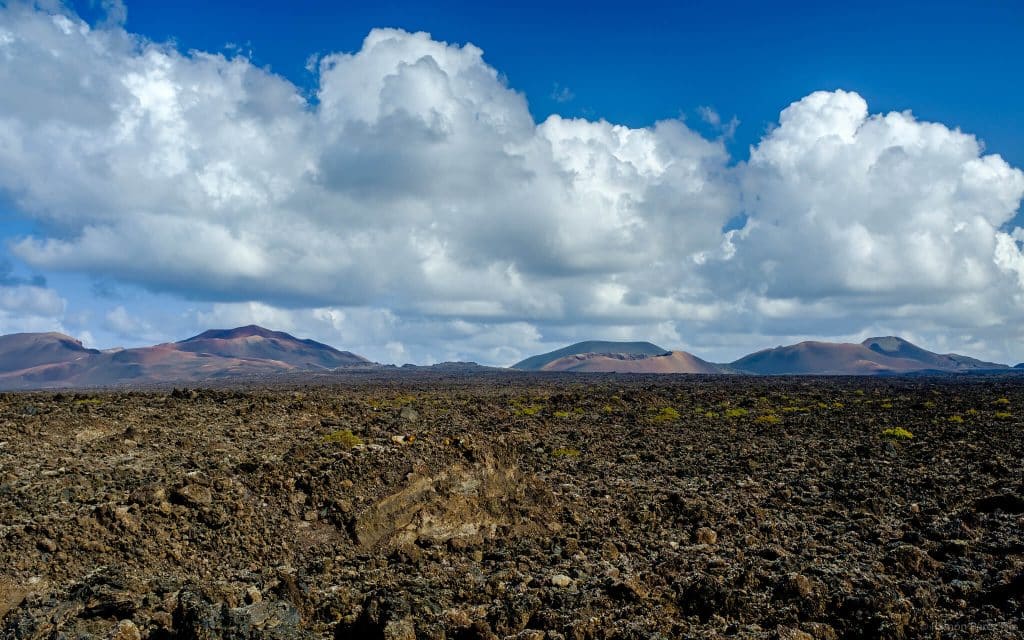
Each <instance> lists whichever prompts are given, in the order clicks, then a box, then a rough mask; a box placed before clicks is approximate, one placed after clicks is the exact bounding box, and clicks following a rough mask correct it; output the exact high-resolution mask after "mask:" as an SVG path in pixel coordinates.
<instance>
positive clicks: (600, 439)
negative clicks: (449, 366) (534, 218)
mask: <svg viewBox="0 0 1024 640" xmlns="http://www.w3.org/2000/svg"><path fill="white" fill-rule="evenodd" d="M1022 418H1024V384H1022V382H1021V381H1020V380H1019V379H1012V378H1002V377H998V376H992V377H988V376H986V377H978V378H910V379H907V378H856V377H853V378H750V377H741V376H735V377H705V376H663V377H648V376H638V377H629V376H609V375H594V376H591V375H580V374H577V375H573V376H558V375H529V374H498V373H494V374H488V373H480V374H478V375H476V376H475V377H472V378H471V377H468V376H465V375H460V374H458V372H455V373H452V374H438V373H423V372H398V371H396V372H390V373H387V374H383V373H381V374H373V375H348V376H345V375H338V376H330V375H324V376H321V377H318V378H316V384H303V383H302V381H301V379H300V378H296V380H295V382H294V383H289V384H287V385H278V386H276V387H274V388H269V387H267V388H262V387H261V388H256V385H248V386H247V387H246V388H242V387H241V386H236V387H230V386H228V387H223V388H217V389H199V390H173V391H172V390H170V389H164V390H151V391H136V392H128V391H96V392H78V393H76V392H63V393H52V392H51V393H8V394H2V395H0V637H3V638H117V639H118V640H129V639H134V638H152V639H164V640H171V639H177V638H182V639H183V638H233V639H241V638H278V639H285V638H382V639H384V638H386V639H388V640H413V639H415V638H434V639H440V638H457V639H473V638H481V639H483V638H502V639H504V638H518V639H524V640H526V639H529V640H542V639H545V638H547V639H552V640H554V639H557V638H565V639H581V640H582V639H588V638H593V639H605V638H687V637H693V638H780V639H805V638H817V639H828V638H1013V637H1020V636H1021V634H1022V633H1024V630H1022V625H1024V607H1022V603H1024V473H1022V471H1024V462H1022V461H1024V437H1022V435H1024V434H1022V428H1024V421H1022Z"/></svg>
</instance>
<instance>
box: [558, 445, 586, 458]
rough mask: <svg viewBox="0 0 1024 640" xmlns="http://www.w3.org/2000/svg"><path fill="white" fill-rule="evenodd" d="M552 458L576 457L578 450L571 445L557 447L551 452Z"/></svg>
mask: <svg viewBox="0 0 1024 640" xmlns="http://www.w3.org/2000/svg"><path fill="white" fill-rule="evenodd" d="M551 456H552V457H553V458H578V457H580V450H579V449H573V448H572V447H559V448H557V449H555V450H554V451H552V452H551Z"/></svg>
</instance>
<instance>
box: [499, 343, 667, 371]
mask: <svg viewBox="0 0 1024 640" xmlns="http://www.w3.org/2000/svg"><path fill="white" fill-rule="evenodd" d="M668 352H669V350H668V349H664V348H662V347H659V346H658V345H656V344H653V343H650V342H616V341H613V340H584V341H583V342H577V343H575V344H571V345H569V346H567V347H562V348H561V349H555V350H554V351H549V352H547V353H542V354H539V355H535V356H530V357H529V358H525V359H523V360H520V361H519V362H517V363H515V364H514V365H512V366H511V367H510V368H511V369H519V370H522V371H540V370H542V368H543V367H544V366H545V365H547V364H548V363H550V362H553V361H555V360H557V359H559V358H563V357H565V356H571V355H578V354H585V353H622V354H629V355H649V356H654V355H662V354H665V353H668Z"/></svg>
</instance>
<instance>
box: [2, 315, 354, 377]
mask: <svg viewBox="0 0 1024 640" xmlns="http://www.w3.org/2000/svg"><path fill="white" fill-rule="evenodd" d="M368 363H369V361H368V360H366V359H365V358H362V357H360V356H357V355H355V354H352V353H349V352H347V351H338V350H337V349H335V348H333V347H330V346H327V345H325V344H320V343H319V342H314V341H312V340H300V339H298V338H295V337H292V336H290V335H288V334H286V333H280V332H276V331H268V330H266V329H263V328H260V327H255V326H250V327H241V328H240V329H232V330H227V331H207V332H206V333H203V334H200V335H198V336H196V337H194V338H190V339H188V340H184V341H182V342H176V343H171V344H161V345H156V346H153V347H142V348H138V349H123V350H120V351H113V352H99V351H96V350H95V349H85V348H84V347H82V345H81V343H79V342H77V341H76V340H73V339H72V338H69V337H67V336H64V335H61V334H20V335H13V336H0V388H4V389H32V388H59V387H92V386H106V385H123V384H135V385H146V384H154V383H171V382H180V383H187V382H201V381H203V380H211V379H218V378H227V377H234V376H260V375H267V374H273V373H279V372H283V371H294V370H309V369H325V368H331V369H333V368H336V367H342V366H352V365H361V364H368Z"/></svg>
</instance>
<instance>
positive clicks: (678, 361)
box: [512, 340, 727, 373]
mask: <svg viewBox="0 0 1024 640" xmlns="http://www.w3.org/2000/svg"><path fill="white" fill-rule="evenodd" d="M512 368H513V369H521V370H524V371H575V372H587V373H727V371H726V370H725V368H724V367H722V366H719V365H716V364H712V363H710V362H706V361H704V360H701V359H700V358H698V357H697V356H695V355H693V354H690V353H686V352H685V351H669V350H667V349H663V348H661V347H659V346H658V345H656V344H651V343H650V342H608V341H597V340H591V341H588V342H577V343H576V344H573V345H569V346H568V347H565V348H562V349H558V350H556V351H551V352H550V353H544V354H541V355H539V356H533V357H531V358H527V359H526V360H523V361H522V362H519V363H517V364H514V365H512Z"/></svg>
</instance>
